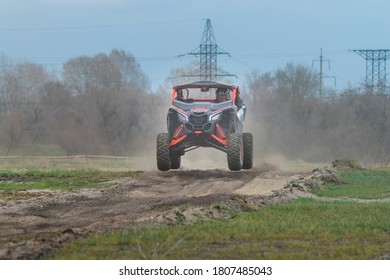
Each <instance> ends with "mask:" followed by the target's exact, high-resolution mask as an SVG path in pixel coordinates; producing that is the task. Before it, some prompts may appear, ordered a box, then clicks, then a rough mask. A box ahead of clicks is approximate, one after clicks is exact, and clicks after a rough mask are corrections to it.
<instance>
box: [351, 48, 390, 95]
mask: <svg viewBox="0 0 390 280" xmlns="http://www.w3.org/2000/svg"><path fill="white" fill-rule="evenodd" d="M353 51H354V52H355V53H357V54H359V55H360V56H361V57H363V58H364V59H366V90H367V91H368V92H370V93H374V92H376V93H385V92H386V75H387V73H386V60H387V58H388V57H390V50H388V49H387V50H353Z"/></svg>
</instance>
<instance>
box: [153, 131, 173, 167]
mask: <svg viewBox="0 0 390 280" xmlns="http://www.w3.org/2000/svg"><path fill="white" fill-rule="evenodd" d="M169 142H170V138H169V134H168V133H159V134H158V135H157V143H156V156H157V168H158V170H160V171H168V170H169V169H170V168H171V158H170V149H169Z"/></svg>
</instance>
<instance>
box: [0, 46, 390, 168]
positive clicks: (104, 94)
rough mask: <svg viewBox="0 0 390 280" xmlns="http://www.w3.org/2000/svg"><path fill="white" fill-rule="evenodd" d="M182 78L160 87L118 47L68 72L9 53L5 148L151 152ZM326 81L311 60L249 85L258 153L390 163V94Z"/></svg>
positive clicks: (0, 106)
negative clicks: (324, 85) (335, 87)
mask: <svg viewBox="0 0 390 280" xmlns="http://www.w3.org/2000/svg"><path fill="white" fill-rule="evenodd" d="M194 67H197V66H196V65H195V64H191V65H189V66H188V69H186V68H184V69H173V70H172V71H171V73H170V74H171V76H180V75H182V74H183V73H185V72H186V71H189V72H191V71H192V70H193V69H194ZM180 82H181V81H180V80H176V81H173V82H172V81H168V80H167V82H166V84H165V85H162V86H160V88H159V89H158V90H157V91H156V92H152V91H151V85H150V81H149V79H148V77H147V75H146V74H145V73H144V72H143V71H142V69H141V67H140V65H139V64H138V63H137V61H136V59H135V57H134V56H133V55H132V54H130V53H128V52H125V51H123V50H117V49H114V50H112V51H111V52H110V53H108V54H105V53H100V54H97V55H95V56H80V57H75V58H71V59H69V60H68V61H66V62H65V63H64V65H63V66H62V69H61V73H60V75H58V74H53V73H51V72H50V71H48V70H47V69H46V68H45V67H43V66H42V65H39V64H35V63H28V62H26V63H16V64H15V63H12V62H10V61H9V59H7V57H5V56H4V55H1V57H0V131H1V133H0V152H1V154H2V155H11V154H17V153H18V151H20V150H21V149H22V147H26V146H27V147H36V146H39V145H41V146H45V147H47V146H54V147H59V148H60V149H61V151H63V152H64V153H65V154H68V155H73V154H80V153H82V154H110V155H142V154H145V151H147V152H151V153H152V152H153V151H154V144H155V138H156V134H157V133H158V132H161V131H164V130H166V122H165V120H166V112H167V109H168V107H169V97H170V91H171V86H172V83H180ZM185 82H190V80H188V79H187V80H185ZM319 87H320V82H319V76H318V73H316V72H314V71H313V70H312V69H311V68H310V67H307V66H305V65H295V64H291V63H287V64H286V66H285V67H282V68H279V69H276V70H275V71H273V72H268V73H262V74H260V73H251V74H250V75H248V77H247V80H246V84H245V85H244V86H242V90H241V91H242V93H243V98H244V103H245V104H246V105H247V107H248V119H247V126H246V130H248V131H251V132H252V133H253V134H254V136H255V147H256V150H255V153H256V157H257V158H262V157H264V158H266V157H267V156H268V155H272V154H280V155H284V156H285V157H288V158H291V159H302V160H308V161H317V162H318V161H331V160H333V159H335V158H340V157H349V158H355V159H357V160H360V161H363V162H367V163H379V164H382V165H387V164H388V163H389V161H390V144H389V143H390V141H389V140H390V119H389V118H390V101H389V97H388V95H383V94H382V95H379V94H373V93H372V92H367V93H365V92H363V93H361V92H358V91H357V90H355V89H351V88H350V89H345V90H343V91H340V92H335V91H332V90H329V89H325V90H324V91H321V92H324V94H323V95H322V96H320V94H319V92H320V88H319ZM46 152H47V151H46ZM43 153H45V151H43Z"/></svg>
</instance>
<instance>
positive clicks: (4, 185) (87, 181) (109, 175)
mask: <svg viewBox="0 0 390 280" xmlns="http://www.w3.org/2000/svg"><path fill="white" fill-rule="evenodd" d="M137 174H138V172H130V171H129V172H113V171H101V170H95V169H78V170H63V169H53V170H47V171H42V170H31V171H23V172H15V171H9V170H3V171H1V170H0V191H4V192H0V200H1V199H18V191H21V190H44V189H48V190H75V189H81V188H94V187H102V186H106V185H107V184H111V182H112V180H115V179H118V178H122V177H129V176H132V177H134V176H137Z"/></svg>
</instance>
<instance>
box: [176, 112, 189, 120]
mask: <svg viewBox="0 0 390 280" xmlns="http://www.w3.org/2000/svg"><path fill="white" fill-rule="evenodd" d="M177 118H178V119H179V121H181V122H186V121H187V116H186V115H182V114H180V113H178V114H177Z"/></svg>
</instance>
